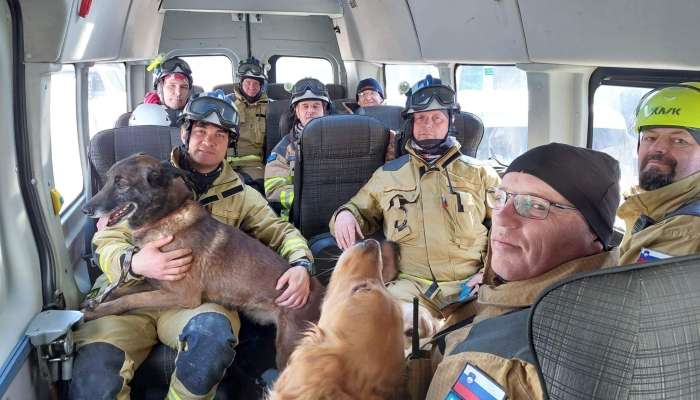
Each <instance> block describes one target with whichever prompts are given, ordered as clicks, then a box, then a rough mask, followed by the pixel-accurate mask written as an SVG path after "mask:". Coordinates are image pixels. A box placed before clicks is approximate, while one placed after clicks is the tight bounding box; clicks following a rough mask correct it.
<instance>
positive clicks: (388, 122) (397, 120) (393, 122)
mask: <svg viewBox="0 0 700 400" xmlns="http://www.w3.org/2000/svg"><path fill="white" fill-rule="evenodd" d="M402 111H403V107H401V106H388V105H382V106H373V107H360V109H359V110H358V111H357V115H366V116H368V117H372V118H374V119H376V120H378V121H379V122H381V123H382V124H383V125H384V126H386V127H387V128H389V129H393V130H395V131H397V132H398V131H400V130H401V128H402V127H403V123H404V119H403V117H402V116H401V112H402Z"/></svg>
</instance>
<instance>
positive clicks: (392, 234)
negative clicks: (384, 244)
mask: <svg viewBox="0 0 700 400" xmlns="http://www.w3.org/2000/svg"><path fill="white" fill-rule="evenodd" d="M418 207H419V205H418V191H417V190H416V189H415V188H413V189H410V190H396V189H391V190H386V191H385V192H384V195H383V197H382V209H383V210H385V211H384V223H385V230H384V233H385V235H386V237H387V239H389V240H391V241H393V242H397V243H402V242H403V243H405V242H407V241H410V240H414V239H415V238H416V236H417V234H418V229H421V228H422V224H423V221H422V217H421V215H420V211H419V210H418Z"/></svg>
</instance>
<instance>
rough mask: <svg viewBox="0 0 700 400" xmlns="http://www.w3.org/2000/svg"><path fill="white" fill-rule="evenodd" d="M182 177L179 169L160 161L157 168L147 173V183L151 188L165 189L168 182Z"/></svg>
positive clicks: (182, 173)
mask: <svg viewBox="0 0 700 400" xmlns="http://www.w3.org/2000/svg"><path fill="white" fill-rule="evenodd" d="M181 175H184V172H182V171H181V170H180V169H179V168H177V167H175V166H174V165H172V164H170V163H169V162H168V161H162V162H161V163H160V164H158V167H155V168H153V169H151V170H150V171H149V172H148V183H149V184H150V185H151V186H153V187H166V186H168V185H169V184H170V181H171V180H173V179H174V178H175V177H177V176H181Z"/></svg>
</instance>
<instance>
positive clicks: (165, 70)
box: [160, 58, 192, 76]
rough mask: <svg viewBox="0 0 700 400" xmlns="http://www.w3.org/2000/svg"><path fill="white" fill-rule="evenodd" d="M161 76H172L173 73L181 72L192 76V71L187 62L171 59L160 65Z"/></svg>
mask: <svg viewBox="0 0 700 400" xmlns="http://www.w3.org/2000/svg"><path fill="white" fill-rule="evenodd" d="M160 70H161V74H170V73H173V72H180V73H183V74H185V75H187V76H190V75H192V70H191V69H190V66H189V65H187V63H186V62H184V61H182V60H181V59H179V58H171V59H169V60H165V61H164V62H163V64H161V65H160Z"/></svg>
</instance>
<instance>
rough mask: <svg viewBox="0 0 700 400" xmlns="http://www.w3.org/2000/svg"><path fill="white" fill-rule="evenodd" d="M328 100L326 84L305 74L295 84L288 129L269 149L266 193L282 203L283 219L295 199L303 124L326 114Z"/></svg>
mask: <svg viewBox="0 0 700 400" xmlns="http://www.w3.org/2000/svg"><path fill="white" fill-rule="evenodd" d="M330 112H331V101H330V97H329V96H328V90H327V89H326V86H325V85H324V84H323V83H321V81H319V80H318V79H314V78H304V79H301V80H300V81H298V82H297V83H296V84H294V87H293V89H292V99H291V103H290V109H289V116H290V124H289V126H290V129H289V133H287V135H285V136H284V137H283V138H282V140H280V142H279V143H277V146H275V148H274V149H273V150H272V152H271V153H270V156H269V157H268V158H267V164H266V165H265V196H266V197H267V200H268V201H269V202H270V203H279V204H280V205H281V213H280V215H281V216H282V219H284V220H285V221H286V220H288V219H289V213H290V211H291V210H292V204H293V202H294V166H295V163H296V160H297V153H298V152H299V139H300V137H301V132H302V131H303V130H304V127H305V126H306V125H307V124H308V123H309V121H311V120H312V119H314V118H318V117H322V116H324V115H328V114H330Z"/></svg>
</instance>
